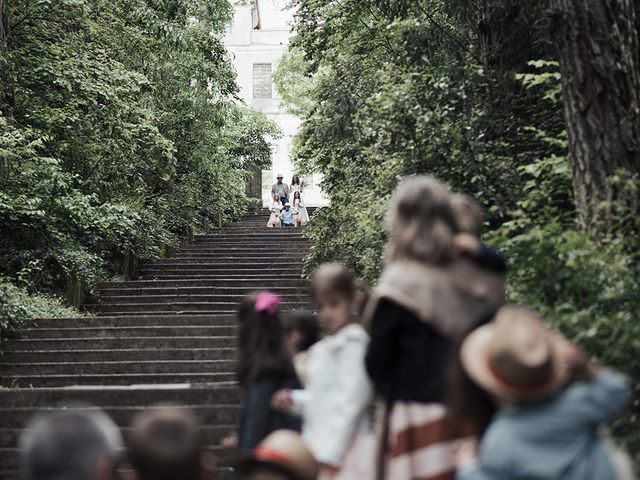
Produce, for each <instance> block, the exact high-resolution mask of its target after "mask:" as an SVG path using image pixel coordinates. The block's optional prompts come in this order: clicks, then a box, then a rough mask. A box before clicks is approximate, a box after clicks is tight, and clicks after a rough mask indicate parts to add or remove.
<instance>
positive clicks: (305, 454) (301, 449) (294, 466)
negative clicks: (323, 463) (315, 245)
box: [236, 430, 319, 480]
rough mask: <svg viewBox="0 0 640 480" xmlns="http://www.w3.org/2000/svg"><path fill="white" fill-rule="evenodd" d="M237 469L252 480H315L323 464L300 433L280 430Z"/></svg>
mask: <svg viewBox="0 0 640 480" xmlns="http://www.w3.org/2000/svg"><path fill="white" fill-rule="evenodd" d="M236 470H237V471H238V472H239V473H240V474H242V475H243V478H247V479H249V480H315V479H316V478H317V477H318V473H319V465H318V463H317V462H316V460H315V459H314V458H313V455H312V454H311V452H310V451H309V449H308V448H307V447H306V445H305V444H304V441H303V440H302V437H301V436H300V434H299V433H297V432H294V431H291V430H277V431H275V432H273V433H271V434H270V435H268V436H267V437H266V438H265V439H264V440H262V442H260V444H259V445H258V446H257V447H256V448H255V450H254V451H253V452H252V453H251V455H249V456H247V457H244V458H241V459H239V460H238V461H237V462H236Z"/></svg>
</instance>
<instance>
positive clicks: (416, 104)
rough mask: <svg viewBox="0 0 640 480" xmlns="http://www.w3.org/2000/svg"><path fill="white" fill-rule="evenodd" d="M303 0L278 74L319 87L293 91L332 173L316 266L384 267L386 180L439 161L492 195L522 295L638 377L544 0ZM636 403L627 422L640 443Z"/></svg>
mask: <svg viewBox="0 0 640 480" xmlns="http://www.w3.org/2000/svg"><path fill="white" fill-rule="evenodd" d="M295 3H296V5H297V7H298V14H297V21H296V33H297V35H296V37H295V39H294V42H293V43H294V47H295V49H294V50H293V52H294V53H292V55H295V57H294V58H290V59H289V60H287V61H285V62H282V64H281V65H280V67H279V70H280V71H279V72H278V73H277V77H279V78H282V79H291V78H297V83H296V85H302V86H304V88H303V89H301V90H300V93H301V94H304V95H306V96H308V97H310V98H311V100H312V102H310V103H309V100H308V99H300V98H295V97H296V90H293V91H290V92H289V93H290V94H291V95H293V96H294V98H288V100H289V102H290V104H292V105H293V107H292V108H293V110H294V111H296V112H297V113H302V115H303V127H302V130H301V133H300V134H299V135H298V137H297V138H296V152H295V154H296V161H297V162H298V168H299V169H302V170H305V169H306V170H307V171H319V172H322V173H323V174H324V175H325V182H324V189H325V191H326V192H327V194H328V195H329V197H330V200H331V203H332V205H331V208H329V209H325V210H324V211H322V212H320V213H319V214H318V215H317V217H316V219H315V221H314V225H313V226H312V227H311V230H310V233H309V235H310V236H311V238H312V239H313V240H314V245H315V246H314V250H313V254H312V256H311V257H310V259H309V261H308V265H307V267H308V268H309V269H311V268H313V267H314V266H315V265H317V264H318V263H319V262H322V261H326V260H332V259H341V260H343V261H345V262H347V263H348V264H349V265H350V266H351V267H353V268H354V269H355V270H356V271H358V272H359V273H360V274H362V275H364V276H365V277H367V278H369V279H371V280H373V281H375V279H376V278H377V275H378V273H379V271H380V268H381V265H382V250H383V246H384V243H385V234H384V229H383V226H384V218H383V215H384V213H383V212H384V211H385V210H386V206H387V202H388V199H389V197H390V195H391V192H392V191H393V189H394V188H395V186H396V185H397V183H398V180H399V179H400V178H402V177H403V176H406V175H412V174H421V173H425V174H430V175H434V176H436V177H438V178H440V179H442V180H444V181H445V182H447V183H448V184H449V185H450V186H451V187H452V188H453V189H454V190H458V191H464V192H466V193H468V194H470V195H472V196H474V197H475V198H477V199H478V200H479V201H480V202H482V204H483V205H484V206H485V208H486V210H487V212H488V218H487V227H488V232H487V235H486V240H487V241H489V242H490V243H491V244H493V245H494V246H496V247H497V248H499V249H500V250H501V251H503V253H505V254H506V255H507V257H508V259H509V262H510V267H511V272H510V277H509V295H510V297H511V299H512V300H513V301H518V302H524V303H527V304H530V305H533V306H534V307H536V308H538V309H540V310H541V311H542V312H543V314H544V315H545V316H546V317H547V318H549V319H550V320H551V321H553V322H554V323H555V324H556V325H557V326H558V327H560V328H561V329H562V330H563V331H565V332H566V333H567V334H568V335H570V336H571V337H572V338H576V339H578V340H579V341H580V342H581V343H583V344H584V345H585V346H586V347H588V349H589V351H590V352H591V353H593V354H594V355H595V356H597V357H599V358H601V359H602V360H604V361H606V362H609V363H612V364H614V365H616V366H618V367H620V368H623V369H625V370H627V371H628V372H629V373H631V374H632V375H633V376H634V378H640V375H639V374H640V372H638V371H637V367H636V366H635V364H636V363H637V362H635V359H634V356H635V352H637V348H638V345H637V342H638V340H637V339H638V327H637V326H636V322H634V320H633V319H634V316H635V312H637V311H638V309H640V300H639V299H640V296H639V295H638V294H639V293H640V283H639V282H638V278H639V275H638V273H639V272H638V270H637V266H634V265H635V264H634V262H633V261H632V258H631V257H630V255H629V254H628V253H626V252H628V251H629V250H630V249H629V245H630V241H629V239H624V238H609V239H605V240H604V241H603V242H600V243H595V242H594V241H593V240H592V239H590V238H589V237H588V236H586V235H585V234H583V233H581V232H579V231H578V230H577V229H576V227H575V217H576V215H575V207H574V197H573V192H572V182H571V171H570V167H569V162H568V157H567V141H566V138H567V136H566V132H565V130H564V122H563V117H562V105H561V93H560V87H559V73H558V64H557V62H556V61H555V58H554V51H553V49H552V48H551V41H550V32H549V18H548V15H547V14H546V11H545V5H544V2H533V1H524V2H512V1H508V0H507V1H498V0H495V1H494V0H480V1H474V2H467V1H455V2H454V1H448V0H417V1H412V2H405V1H402V0H385V1H378V2H360V1H358V0H342V1H340V2H325V1H321V0H298V1H297V2H295ZM301 52H302V53H301ZM532 60H535V61H532ZM280 86H281V89H282V88H283V87H284V86H285V83H284V82H281V84H280ZM285 98H287V97H285ZM614 210H615V209H614ZM619 217H620V218H618V219H617V220H616V221H618V222H624V221H630V220H633V219H628V218H626V217H625V216H624V213H623V212H619ZM611 345H616V348H615V349H612V348H611ZM636 389H638V385H637V386H636ZM637 413H638V412H637V407H636V409H635V410H634V413H633V415H630V416H628V417H627V418H625V420H624V421H623V422H622V423H621V424H620V425H619V426H618V427H617V432H618V433H619V434H622V435H624V439H625V441H626V442H628V443H629V444H630V446H631V447H632V449H633V450H634V451H638V450H639V449H638V446H639V445H640V440H639V439H638V436H637V433H635V432H637V430H638V425H637Z"/></svg>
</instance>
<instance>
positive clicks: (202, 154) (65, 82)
mask: <svg viewBox="0 0 640 480" xmlns="http://www.w3.org/2000/svg"><path fill="white" fill-rule="evenodd" d="M0 6H1V7H2V9H1V11H0V24H2V25H3V28H2V29H0V37H1V38H0V114H1V115H0V265H2V266H1V267H0V274H4V275H6V276H7V278H11V279H12V280H14V281H17V282H19V283H20V284H21V285H22V286H25V287H28V288H29V289H31V290H32V291H33V290H38V291H49V292H59V291H61V290H63V289H64V288H65V286H66V284H67V283H68V282H69V280H70V279H77V280H78V281H82V282H84V283H87V284H91V283H93V282H94V281H95V280H97V279H99V278H102V277H104V275H105V274H107V273H108V272H109V270H111V269H112V268H113V266H114V265H116V264H117V259H118V258H119V257H121V256H122V255H125V254H126V255H131V256H133V257H138V258H149V257H153V256H156V255H158V254H159V253H161V251H162V249H163V248H164V246H166V245H169V244H172V243H175V242H177V241H178V240H179V239H181V238H184V237H186V236H187V235H189V234H190V233H192V232H193V231H194V230H200V229H203V228H205V227H206V225H207V224H208V223H213V222H216V221H218V219H219V218H224V219H228V218H231V217H235V216H237V215H239V214H240V213H241V212H242V211H243V208H244V207H245V205H246V202H247V199H246V198H245V194H244V182H245V180H246V178H247V176H248V175H249V173H248V172H249V170H250V168H251V167H253V166H263V165H265V164H266V163H267V162H268V160H269V158H270V149H269V144H268V143H267V141H266V140H265V139H266V138H267V137H268V136H269V135H271V136H276V135H278V131H277V129H276V127H275V126H274V125H273V124H272V123H271V122H269V121H268V120H267V119H266V117H264V116H263V115H261V114H258V113H256V112H254V111H252V110H250V109H249V108H247V107H245V106H243V105H242V104H241V102H240V101H238V100H237V98H236V92H237V86H236V83H235V73H234V71H233V68H232V65H231V62H230V60H229V59H228V58H227V56H226V53H225V50H224V47H223V45H222V43H221V38H222V34H223V30H224V27H225V25H226V24H227V22H228V21H229V20H230V15H231V12H232V10H231V6H230V4H229V3H228V2H227V1H226V0H210V1H207V0H150V1H147V0H132V1H129V0H127V1H124V0H109V1H107V0H104V1H103V0H96V1H88V0H16V1H12V2H0Z"/></svg>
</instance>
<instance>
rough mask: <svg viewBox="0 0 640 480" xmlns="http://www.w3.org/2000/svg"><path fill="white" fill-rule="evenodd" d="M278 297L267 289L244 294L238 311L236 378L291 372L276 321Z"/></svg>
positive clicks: (244, 379)
mask: <svg viewBox="0 0 640 480" xmlns="http://www.w3.org/2000/svg"><path fill="white" fill-rule="evenodd" d="M281 301H282V300H281V298H280V297H279V296H278V295H275V294H273V293H270V292H260V293H256V294H253V295H249V296H247V297H246V298H245V299H244V300H243V301H242V302H241V303H240V308H239V311H238V320H239V330H238V367H237V368H238V371H237V374H238V379H239V380H240V381H241V382H245V381H246V380H248V379H249V377H253V378H259V377H261V376H262V375H265V374H273V375H288V374H290V373H292V372H293V364H292V361H291V356H290V354H289V351H288V349H287V346H286V343H285V338H284V329H283V328H282V322H281V320H280V313H279V311H280V303H281Z"/></svg>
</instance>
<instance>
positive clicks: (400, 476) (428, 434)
mask: <svg viewBox="0 0 640 480" xmlns="http://www.w3.org/2000/svg"><path fill="white" fill-rule="evenodd" d="M459 443H460V438H459V435H458V429H457V428H456V425H455V423H454V422H453V421H452V420H451V418H450V417H448V416H447V411H446V409H445V407H444V406H443V405H440V404H422V403H404V402H395V403H394V404H393V407H392V409H391V414H390V417H389V446H388V458H387V462H386V464H387V465H386V477H385V478H386V479H388V480H453V479H454V478H455V451H456V449H457V448H458V446H459Z"/></svg>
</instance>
